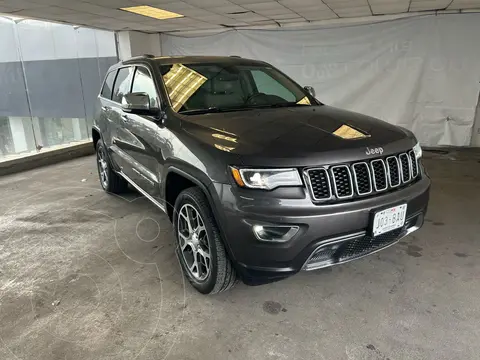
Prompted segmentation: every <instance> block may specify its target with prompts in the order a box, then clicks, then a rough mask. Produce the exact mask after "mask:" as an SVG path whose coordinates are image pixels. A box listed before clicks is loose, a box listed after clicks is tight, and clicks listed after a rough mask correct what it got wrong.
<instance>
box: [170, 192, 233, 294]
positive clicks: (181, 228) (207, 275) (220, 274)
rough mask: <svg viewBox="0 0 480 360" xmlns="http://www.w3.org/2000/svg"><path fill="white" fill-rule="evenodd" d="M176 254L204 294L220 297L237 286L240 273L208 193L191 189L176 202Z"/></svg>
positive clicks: (190, 278)
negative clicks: (236, 269) (228, 252)
mask: <svg viewBox="0 0 480 360" xmlns="http://www.w3.org/2000/svg"><path fill="white" fill-rule="evenodd" d="M173 224H174V229H175V236H176V240H177V246H176V253H177V256H178V259H179V261H180V264H181V266H182V270H183V272H184V274H185V276H186V277H187V279H188V281H189V282H190V283H191V284H192V285H193V287H194V288H195V289H197V290H198V291H199V292H201V293H202V294H216V293H219V292H222V291H225V290H228V289H230V288H231V287H232V286H233V285H235V283H236V273H235V269H234V268H233V266H232V264H231V262H230V259H229V258H228V256H227V254H226V252H225V247H224V245H223V242H222V240H221V236H220V231H219V230H218V227H217V224H216V222H215V219H214V217H213V214H212V211H211V209H210V205H209V203H208V201H207V199H206V197H205V194H204V193H203V191H202V190H200V188H198V187H192V188H188V189H186V190H184V191H182V192H181V193H180V195H179V196H178V197H177V200H176V201H175V207H174V214H173Z"/></svg>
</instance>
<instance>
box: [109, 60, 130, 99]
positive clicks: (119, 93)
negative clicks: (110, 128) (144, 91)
mask: <svg viewBox="0 0 480 360" xmlns="http://www.w3.org/2000/svg"><path fill="white" fill-rule="evenodd" d="M133 70H134V68H133V67H128V68H121V69H120V70H118V75H117V79H116V80H115V86H114V87H113V98H112V100H113V101H116V102H118V103H120V102H122V98H123V96H124V95H125V94H128V93H130V85H131V83H132V77H133Z"/></svg>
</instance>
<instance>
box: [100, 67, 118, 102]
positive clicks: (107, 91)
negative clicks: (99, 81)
mask: <svg viewBox="0 0 480 360" xmlns="http://www.w3.org/2000/svg"><path fill="white" fill-rule="evenodd" d="M116 73H117V72H116V71H112V72H110V73H109V74H108V75H107V78H106V79H105V84H103V88H102V96H103V97H104V98H106V99H111V98H112V88H113V82H114V81H115V74H116Z"/></svg>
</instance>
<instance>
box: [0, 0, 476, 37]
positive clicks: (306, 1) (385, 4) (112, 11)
mask: <svg viewBox="0 0 480 360" xmlns="http://www.w3.org/2000/svg"><path fill="white" fill-rule="evenodd" d="M138 5H150V6H153V7H157V8H160V9H163V10H168V11H171V12H175V13H179V14H182V15H184V17H181V18H175V19H168V20H156V19H153V18H149V17H145V16H141V15H137V14H133V13H128V12H125V11H122V10H119V9H120V8H124V7H131V6H138ZM436 10H442V11H445V12H459V11H477V10H478V11H480V0H182V1H175V0H88V1H84V0H0V13H5V14H10V15H14V16H18V17H29V18H37V19H44V20H52V21H59V22H66V23H69V24H75V25H85V26H89V27H95V28H102V29H109V30H138V31H144V32H174V31H198V30H201V31H204V30H209V29H214V30H215V29H218V30H220V29H225V28H229V27H235V28H241V27H252V26H256V27H258V26H269V25H270V26H288V24H299V25H301V24H308V23H310V22H315V23H316V22H318V21H325V20H332V19H339V18H355V17H369V16H377V15H387V14H388V15H391V14H402V13H413V12H419V11H436Z"/></svg>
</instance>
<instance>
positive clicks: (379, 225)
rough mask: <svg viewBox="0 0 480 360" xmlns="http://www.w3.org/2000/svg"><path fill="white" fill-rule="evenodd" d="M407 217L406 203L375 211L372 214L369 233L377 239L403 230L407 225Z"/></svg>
mask: <svg viewBox="0 0 480 360" xmlns="http://www.w3.org/2000/svg"><path fill="white" fill-rule="evenodd" d="M406 217H407V204H406V203H401V204H398V205H395V206H390V207H386V208H382V209H375V210H373V211H372V212H371V216H370V229H369V232H370V234H371V236H373V237H375V236H379V235H382V234H385V233H387V232H389V231H392V230H395V229H398V228H401V227H403V226H404V225H405V221H406Z"/></svg>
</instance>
